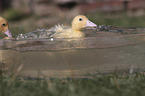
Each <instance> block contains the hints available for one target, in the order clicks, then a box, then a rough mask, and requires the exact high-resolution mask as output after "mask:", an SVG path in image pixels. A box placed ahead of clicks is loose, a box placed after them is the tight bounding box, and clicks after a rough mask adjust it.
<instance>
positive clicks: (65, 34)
mask: <svg viewBox="0 0 145 96" xmlns="http://www.w3.org/2000/svg"><path fill="white" fill-rule="evenodd" d="M94 27H97V25H96V24H94V23H93V22H91V21H90V20H88V18H87V17H86V16H84V15H78V16H76V17H75V18H74V19H73V21H72V27H71V28H64V27H63V26H60V25H58V26H56V27H55V30H54V31H55V32H56V33H55V34H54V37H55V38H75V37H85V34H84V33H83V32H82V30H83V29H85V28H94Z"/></svg>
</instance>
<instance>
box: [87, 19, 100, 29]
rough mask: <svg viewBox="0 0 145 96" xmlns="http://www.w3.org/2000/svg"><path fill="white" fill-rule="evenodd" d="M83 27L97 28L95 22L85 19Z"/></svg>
mask: <svg viewBox="0 0 145 96" xmlns="http://www.w3.org/2000/svg"><path fill="white" fill-rule="evenodd" d="M85 27H87V28H91V29H93V28H97V25H96V24H95V23H93V22H91V21H89V20H87V24H86V25H85Z"/></svg>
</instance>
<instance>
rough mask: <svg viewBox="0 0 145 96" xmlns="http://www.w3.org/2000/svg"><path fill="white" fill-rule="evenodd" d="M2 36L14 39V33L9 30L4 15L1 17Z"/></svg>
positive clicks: (0, 29)
mask: <svg viewBox="0 0 145 96" xmlns="http://www.w3.org/2000/svg"><path fill="white" fill-rule="evenodd" d="M5 35H6V36H5ZM1 37H4V38H3V39H12V34H11V32H10V31H9V24H8V21H7V20H6V19H4V18H3V17H0V38H1Z"/></svg>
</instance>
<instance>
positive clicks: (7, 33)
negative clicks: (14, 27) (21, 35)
mask: <svg viewBox="0 0 145 96" xmlns="http://www.w3.org/2000/svg"><path fill="white" fill-rule="evenodd" d="M4 33H5V34H6V35H7V36H8V37H11V38H12V34H11V32H10V31H9V29H7V31H5V32H4Z"/></svg>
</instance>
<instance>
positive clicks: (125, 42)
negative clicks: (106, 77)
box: [0, 27, 145, 78]
mask: <svg viewBox="0 0 145 96" xmlns="http://www.w3.org/2000/svg"><path fill="white" fill-rule="evenodd" d="M87 34H88V33H87ZM93 34H95V35H93V36H91V37H85V38H73V39H55V38H45V39H44V38H43V39H42V38H40V39H20V40H1V41H0V70H1V71H2V74H17V75H19V76H20V77H36V78H37V77H42V78H43V77H57V78H61V77H76V78H83V77H87V76H90V75H97V74H100V73H104V74H105V73H112V72H130V73H132V72H136V71H145V64H144V62H145V59H144V58H145V28H121V27H120V28H115V29H114V28H113V29H109V30H107V31H104V30H100V31H95V32H94V33H93Z"/></svg>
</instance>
